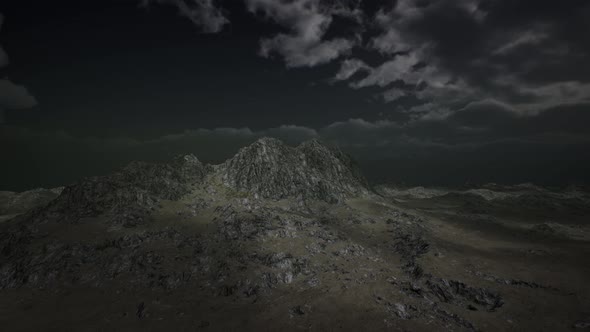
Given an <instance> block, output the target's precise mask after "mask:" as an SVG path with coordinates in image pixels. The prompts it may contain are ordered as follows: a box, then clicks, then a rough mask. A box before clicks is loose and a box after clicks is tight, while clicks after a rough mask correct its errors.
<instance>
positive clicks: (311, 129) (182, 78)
mask: <svg viewBox="0 0 590 332" xmlns="http://www.w3.org/2000/svg"><path fill="white" fill-rule="evenodd" d="M95 4H96V5H95V6H94V7H89V6H85V5H82V4H78V3H76V2H69V1H61V2H53V3H51V4H41V5H33V4H32V3H27V1H23V2H20V3H19V4H4V5H0V13H1V14H2V15H1V16H0V74H1V75H0V126H1V127H0V138H1V142H2V143H0V144H2V145H3V151H4V152H5V153H4V156H6V159H5V160H7V162H4V163H3V167H2V171H1V173H0V174H2V175H1V177H0V179H1V181H0V182H1V183H2V187H0V190H24V189H28V188H32V187H36V186H57V185H60V184H67V183H70V182H72V181H75V180H77V179H79V178H80V177H82V176H89V175H98V174H104V173H107V172H109V171H112V170H113V169H115V168H117V167H120V166H122V165H123V164H125V163H127V162H129V161H131V160H137V159H139V160H150V161H163V160H166V159H169V158H170V157H171V155H172V154H180V153H194V154H195V155H197V156H198V157H199V158H200V159H203V160H205V161H209V162H219V161H221V160H223V159H224V158H227V157H229V156H231V155H232V154H233V153H235V151H236V150H237V149H238V148H240V147H242V146H245V145H247V144H249V143H251V142H252V141H254V140H255V139H257V138H259V137H262V136H272V137H277V138H280V139H283V140H284V141H285V142H287V143H289V144H297V143H300V142H301V141H304V140H306V139H310V138H320V139H323V140H325V141H327V142H329V143H331V144H337V145H338V146H340V147H342V149H343V150H345V151H346V152H348V153H350V154H351V155H353V156H354V157H355V158H356V159H357V160H358V161H359V163H360V164H361V166H362V167H363V168H364V169H365V171H366V173H367V176H368V177H369V178H371V179H372V180H373V181H374V182H393V183H407V184H411V185H463V184H466V183H485V182H500V183H520V182H536V183H540V184H551V185H567V184H572V183H580V184H588V183H590V176H589V175H587V174H586V173H587V172H586V171H585V169H587V168H588V167H589V166H590V157H589V156H588V153H587V152H586V151H588V148H589V147H590V130H589V129H588V126H587V124H588V123H589V120H590V115H589V114H590V113H589V108H590V67H588V66H586V65H585V64H586V62H587V60H588V59H589V55H590V46H589V45H590V44H589V43H587V40H586V39H587V35H588V32H590V23H588V22H590V4H588V3H587V2H586V1H574V0H572V1H567V2H562V3H556V2H553V1H544V0H543V1H532V0H521V1H499V0H481V1H478V0H460V1H450V0H439V1H428V0H424V1H409V0H398V1H370V2H369V1H360V0H325V1H324V0H321V1H320V0H292V1H271V0H241V1H213V0H191V1H188V0H143V1H131V0H129V1H102V2H95ZM105 156H108V158H105Z"/></svg>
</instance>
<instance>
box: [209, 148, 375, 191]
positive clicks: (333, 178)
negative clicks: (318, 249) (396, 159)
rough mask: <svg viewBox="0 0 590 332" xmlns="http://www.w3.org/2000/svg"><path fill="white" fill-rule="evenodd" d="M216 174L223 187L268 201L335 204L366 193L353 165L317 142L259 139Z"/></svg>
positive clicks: (360, 177)
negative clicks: (294, 144)
mask: <svg viewBox="0 0 590 332" xmlns="http://www.w3.org/2000/svg"><path fill="white" fill-rule="evenodd" d="M219 172H220V175H221V178H222V181H223V183H224V184H225V185H226V186H229V187H231V188H233V189H235V190H238V191H245V192H249V193H252V194H258V195H260V196H261V197H264V198H270V199H282V198H287V197H297V196H302V197H304V198H309V199H318V200H322V201H326V202H337V201H340V200H342V199H343V198H345V197H349V196H356V195H362V194H365V193H367V192H368V189H367V183H366V180H365V179H364V178H363V176H362V175H361V174H360V172H359V171H358V169H357V167H356V165H355V164H354V162H353V161H352V160H351V159H350V158H349V157H347V156H346V155H345V154H343V153H342V152H340V151H337V150H335V149H332V148H329V147H327V146H325V145H323V144H322V143H320V142H318V141H316V140H312V141H308V142H305V143H303V144H301V145H299V146H298V147H296V148H292V147H289V146H286V145H285V144H283V143H282V142H281V141H279V140H277V139H273V138H262V139H260V140H258V141H256V142H255V143H254V144H252V145H250V146H248V147H245V148H243V149H241V150H240V151H239V152H238V153H237V154H236V155H235V156H234V157H233V158H232V159H230V160H228V161H226V162H225V163H224V164H223V165H221V167H220V169H219Z"/></svg>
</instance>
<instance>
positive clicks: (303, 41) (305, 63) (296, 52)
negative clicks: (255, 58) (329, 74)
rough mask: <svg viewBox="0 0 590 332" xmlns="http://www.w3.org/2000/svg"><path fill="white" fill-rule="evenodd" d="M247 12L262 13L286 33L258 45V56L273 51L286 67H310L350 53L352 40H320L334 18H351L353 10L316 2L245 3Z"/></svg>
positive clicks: (259, 0)
mask: <svg viewBox="0 0 590 332" xmlns="http://www.w3.org/2000/svg"><path fill="white" fill-rule="evenodd" d="M246 2H247V4H248V9H249V10H250V11H251V12H253V13H257V12H262V13H263V14H264V15H265V16H266V17H267V18H268V19H270V20H273V21H274V22H276V23H278V24H280V25H282V26H284V27H286V28H287V29H289V30H290V33H279V34H277V35H275V36H274V37H272V38H264V39H262V40H261V42H260V54H261V55H262V56H264V57H269V56H270V55H271V54H272V53H273V52H276V53H278V54H279V55H281V56H282V57H283V58H284V59H285V63H286V64H287V66H288V67H313V66H316V65H319V64H324V63H327V62H330V61H332V60H334V59H337V58H339V57H340V56H342V55H343V54H347V53H349V52H350V50H351V49H352V47H353V46H354V45H355V44H356V40H354V39H350V38H348V39H347V38H334V39H330V40H324V37H325V34H326V32H327V30H328V28H329V26H330V24H331V23H332V20H333V17H334V16H345V17H350V16H353V17H354V16H355V15H356V14H355V13H356V11H355V10H350V9H347V7H343V5H342V4H339V5H337V6H325V5H322V3H321V2H320V1H319V0H294V1H274V0H246Z"/></svg>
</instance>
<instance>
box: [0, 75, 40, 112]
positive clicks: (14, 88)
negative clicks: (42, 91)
mask: <svg viewBox="0 0 590 332" xmlns="http://www.w3.org/2000/svg"><path fill="white" fill-rule="evenodd" d="M35 105H37V100H36V99H35V97H33V96H32V95H31V94H30V93H29V91H28V90H27V89H26V88H25V87H24V86H22V85H18V84H15V83H13V82H12V81H10V80H9V79H7V78H3V79H0V109H2V108H3V109H23V108H30V107H33V106H35Z"/></svg>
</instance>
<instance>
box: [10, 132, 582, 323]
mask: <svg viewBox="0 0 590 332" xmlns="http://www.w3.org/2000/svg"><path fill="white" fill-rule="evenodd" d="M379 192H380V195H377V194H374V193H373V192H372V191H371V190H370V189H369V186H368V185H367V183H366V181H365V179H364V177H363V176H362V175H361V174H360V172H359V171H358V168H357V167H356V165H355V164H354V162H353V161H352V160H351V159H350V158H349V157H347V156H346V155H345V154H343V153H341V152H340V151H339V150H338V149H335V148H332V147H329V146H327V145H325V144H322V143H321V142H318V141H309V142H306V143H303V144H301V145H299V146H297V147H291V146H287V145H285V144H283V143H282V142H281V141H279V140H276V139H270V138H263V139H260V140H258V141H257V142H255V143H254V144H252V145H250V146H248V147H245V148H243V149H241V150H240V151H239V152H238V153H237V154H236V155H235V156H234V157H233V158H231V159H229V160H227V161H226V162H224V163H222V164H219V165H213V166H212V165H205V164H203V163H201V162H200V161H199V160H198V159H197V158H196V157H195V156H192V155H187V156H182V157H178V158H176V159H175V160H173V161H171V162H170V163H162V164H151V163H143V162H134V163H131V164H129V165H128V166H126V167H124V168H123V169H121V170H119V171H117V172H115V173H113V174H110V175H106V176H99V177H92V178H88V179H84V180H82V181H80V182H78V183H76V184H73V185H70V186H67V187H66V188H65V189H64V190H63V192H61V195H59V197H57V198H55V199H53V198H54V197H55V195H57V193H54V194H52V195H53V196H51V195H45V194H47V193H44V194H42V195H37V194H31V193H29V194H26V195H25V194H23V196H22V197H23V198H24V197H33V198H34V197H42V198H43V199H26V200H20V201H19V202H25V201H27V202H29V201H30V202H34V204H31V207H32V208H33V209H32V210H30V211H28V212H25V213H22V214H20V215H19V216H17V217H14V218H11V219H8V220H4V221H2V222H0V322H1V323H2V328H3V330H7V331H45V330H49V331H64V330H76V331H77V330H81V331H87V330H115V331H122V330H124V331H145V330H149V331H169V330H175V331H195V330H197V331H200V330H209V331H250V330H252V331H259V330H263V331H266V330H270V331H277V330H284V331H309V330H317V331H326V330H328V331H331V330H351V331H432V330H437V331H511V330H513V331H520V330H523V331H525V330H526V331H543V330H545V331H561V330H567V329H568V328H578V327H582V328H583V327H587V326H590V321H588V320H587V319H586V318H587V317H586V316H585V315H587V313H588V312H589V311H588V310H587V308H590V297H588V296H587V294H590V287H589V286H588V283H587V280H588V278H589V276H590V269H589V268H588V264H585V262H586V261H587V257H588V255H590V245H589V243H590V242H588V240H587V239H588V238H589V237H585V236H582V237H581V236H579V234H581V233H583V231H584V230H588V227H587V218H585V217H587V216H586V214H587V212H588V211H590V209H588V208H584V209H581V208H575V207H576V206H579V205H580V204H586V203H587V201H583V200H580V202H578V201H576V202H577V203H576V204H577V205H572V204H564V203H563V202H562V201H559V200H556V197H557V196H555V195H554V194H551V195H548V194H547V193H544V192H539V193H536V194H535V195H533V196H530V198H529V197H528V196H527V197H526V200H522V199H520V198H522V197H521V196H514V195H512V194H510V195H508V194H506V193H503V192H494V193H493V195H491V194H490V192H488V191H478V192H477V193H478V194H477V195H476V194H475V193H473V192H469V193H467V194H465V193H461V194H456V193H451V194H449V193H448V192H446V193H445V192H442V191H440V190H439V191H432V190H429V189H428V188H422V189H420V190H412V191H410V192H408V191H402V192H400V191H397V190H395V189H394V188H385V187H382V188H380V191H379ZM42 193H43V192H42ZM441 193H442V194H441ZM484 194H485V195H484ZM538 194H539V195H543V200H542V203H543V204H544V205H547V203H549V202H553V203H555V202H561V203H559V209H556V208H554V207H555V206H557V205H555V204H553V205H550V208H551V210H552V211H553V212H551V213H549V212H550V211H549V210H548V209H544V210H541V211H542V212H543V213H542V214H539V213H533V210H532V209H533V208H534V209H535V210H534V211H537V210H538V208H537V207H535V206H536V204H531V203H530V202H529V201H530V200H532V199H534V201H535V202H536V201H539V200H538V199H537V196H536V195H538ZM15 195H16V194H13V193H10V194H9V195H8V196H6V197H12V198H14V197H16V196H15ZM482 195H483V196H482ZM490 197H491V198H490ZM560 197H561V196H560ZM568 197H569V196H568ZM576 197H577V196H576ZM488 198H489V199H488ZM568 199H569V198H568ZM576 199H577V198H576ZM505 200H509V201H505ZM13 201H14V202H16V201H18V200H13ZM512 201H514V202H517V204H512V203H510V204H509V202H512ZM11 202H12V201H11ZM568 202H569V201H568ZM18 206H19V209H18V212H19V213H21V212H23V211H24V209H23V208H22V205H18ZM523 207H525V208H523ZM11 211H14V210H11ZM523 211H529V212H527V214H526V215H525V214H523ZM548 217H550V218H551V220H549V219H548ZM558 222H559V223H558ZM564 222H566V223H568V224H567V225H565V224H564ZM588 234H590V233H588ZM573 235H577V236H573ZM539 313H542V315H540V314H539ZM32 318H34V319H32Z"/></svg>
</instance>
